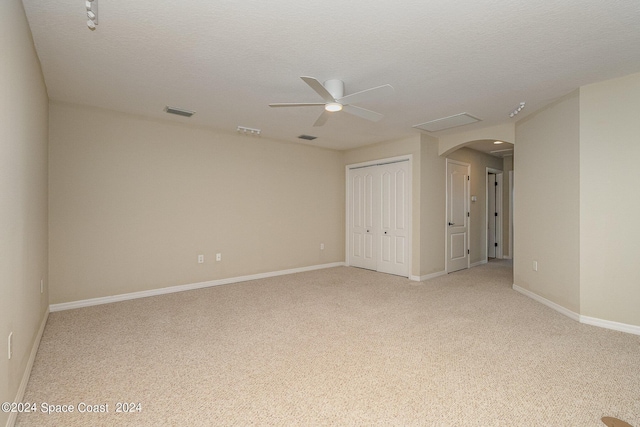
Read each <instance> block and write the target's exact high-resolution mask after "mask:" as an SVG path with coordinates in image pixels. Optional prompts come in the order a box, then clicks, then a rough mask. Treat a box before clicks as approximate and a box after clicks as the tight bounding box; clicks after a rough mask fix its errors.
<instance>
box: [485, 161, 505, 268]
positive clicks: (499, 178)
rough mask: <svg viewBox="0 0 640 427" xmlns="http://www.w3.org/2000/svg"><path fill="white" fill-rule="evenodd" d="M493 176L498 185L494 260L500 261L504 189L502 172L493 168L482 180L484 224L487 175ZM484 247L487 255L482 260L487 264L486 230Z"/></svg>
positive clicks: (487, 238)
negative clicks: (496, 244)
mask: <svg viewBox="0 0 640 427" xmlns="http://www.w3.org/2000/svg"><path fill="white" fill-rule="evenodd" d="M490 173H492V174H495V176H496V182H497V183H498V186H497V187H498V189H499V191H498V193H497V194H496V212H498V221H496V242H497V243H498V249H497V250H496V258H495V259H502V258H503V257H504V253H503V247H504V241H503V238H502V235H503V230H502V227H503V222H502V213H503V211H504V209H503V205H502V193H503V192H504V188H503V187H502V185H503V184H504V180H503V171H501V170H500V169H494V168H489V167H487V171H486V173H485V178H484V184H485V185H484V186H485V189H484V212H485V215H486V217H487V220H486V222H487V223H488V222H489V174H490ZM484 247H485V248H486V250H487V253H486V254H485V257H484V260H485V262H489V232H488V230H487V233H485V236H484Z"/></svg>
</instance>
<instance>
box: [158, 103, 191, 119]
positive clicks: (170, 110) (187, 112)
mask: <svg viewBox="0 0 640 427" xmlns="http://www.w3.org/2000/svg"><path fill="white" fill-rule="evenodd" d="M164 111H166V112H167V113H169V114H175V115H177V116H183V117H191V116H193V115H194V114H195V113H196V112H195V111H190V110H185V109H183V108H175V107H169V106H166V107H164Z"/></svg>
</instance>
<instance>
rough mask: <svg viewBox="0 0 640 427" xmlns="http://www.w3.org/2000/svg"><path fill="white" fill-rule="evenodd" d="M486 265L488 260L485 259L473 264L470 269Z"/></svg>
mask: <svg viewBox="0 0 640 427" xmlns="http://www.w3.org/2000/svg"><path fill="white" fill-rule="evenodd" d="M486 263H487V260H486V259H483V260H482V261H478V262H474V263H473V264H471V265H470V266H469V268H473V267H477V266H479V265H482V264H486Z"/></svg>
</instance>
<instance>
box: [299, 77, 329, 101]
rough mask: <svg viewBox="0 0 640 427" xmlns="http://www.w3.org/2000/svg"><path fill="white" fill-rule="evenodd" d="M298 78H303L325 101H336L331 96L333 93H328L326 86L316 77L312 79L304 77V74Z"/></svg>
mask: <svg viewBox="0 0 640 427" xmlns="http://www.w3.org/2000/svg"><path fill="white" fill-rule="evenodd" d="M300 78H301V79H302V80H304V82H305V83H306V84H308V85H309V86H310V87H311V89H313V90H315V91H316V93H317V94H318V95H320V96H321V97H322V99H324V100H325V101H327V102H336V100H335V99H334V98H333V95H331V93H329V91H328V90H327V88H326V87H324V86H323V85H322V83H320V82H319V81H318V80H317V79H314V78H313V77H305V76H302V77H300Z"/></svg>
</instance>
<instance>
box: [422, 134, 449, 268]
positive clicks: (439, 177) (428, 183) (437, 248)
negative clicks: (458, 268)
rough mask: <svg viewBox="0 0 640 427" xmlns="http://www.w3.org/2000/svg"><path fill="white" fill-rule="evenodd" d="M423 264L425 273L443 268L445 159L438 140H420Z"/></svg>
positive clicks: (430, 138)
mask: <svg viewBox="0 0 640 427" xmlns="http://www.w3.org/2000/svg"><path fill="white" fill-rule="evenodd" d="M420 144H421V147H420V165H421V170H420V215H421V217H420V218H421V224H420V234H421V240H420V263H421V271H420V274H421V275H422V276H425V275H429V274H434V273H440V272H443V271H444V268H445V267H444V256H445V249H444V244H445V234H444V233H445V220H446V218H445V202H446V189H445V186H446V159H445V158H444V157H442V156H440V155H438V139H437V138H434V137H431V136H428V135H426V134H422V135H421V141H420Z"/></svg>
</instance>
